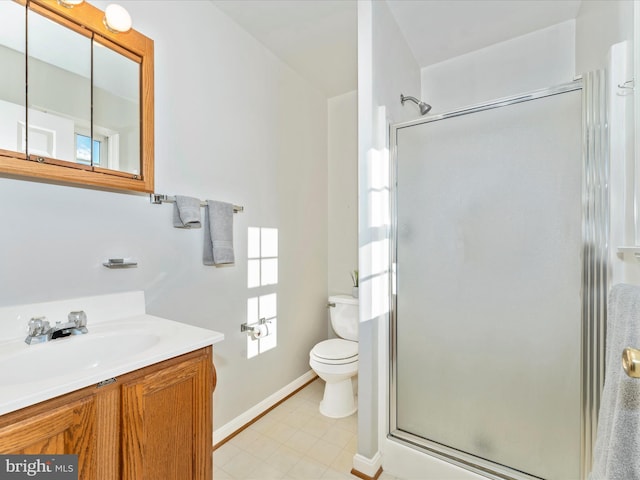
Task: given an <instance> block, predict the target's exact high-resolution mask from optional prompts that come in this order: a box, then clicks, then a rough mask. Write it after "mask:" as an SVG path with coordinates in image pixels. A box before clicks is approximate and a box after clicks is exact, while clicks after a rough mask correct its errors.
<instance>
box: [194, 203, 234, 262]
mask: <svg viewBox="0 0 640 480" xmlns="http://www.w3.org/2000/svg"><path fill="white" fill-rule="evenodd" d="M234 262H235V259H234V256H233V205H232V204H230V203H224V202H215V201H213V200H207V206H206V207H205V215H204V253H203V255H202V263H204V264H205V265H222V264H225V263H234Z"/></svg>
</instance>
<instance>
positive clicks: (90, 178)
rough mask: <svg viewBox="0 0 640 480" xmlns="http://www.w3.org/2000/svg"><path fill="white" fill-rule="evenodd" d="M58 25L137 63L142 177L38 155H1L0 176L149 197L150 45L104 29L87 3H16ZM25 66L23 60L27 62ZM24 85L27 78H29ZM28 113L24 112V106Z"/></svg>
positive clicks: (23, 0)
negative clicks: (89, 35)
mask: <svg viewBox="0 0 640 480" xmlns="http://www.w3.org/2000/svg"><path fill="white" fill-rule="evenodd" d="M14 1H15V2H16V3H18V4H20V5H25V6H26V7H27V8H29V9H31V10H32V11H34V12H37V13H39V14H40V15H43V16H45V17H47V18H49V19H51V20H54V21H55V22H57V23H60V24H62V25H64V26H67V27H69V28H71V29H72V30H78V28H81V29H85V30H88V31H89V32H91V33H92V35H94V36H95V37H97V38H99V40H98V41H99V43H101V44H102V45H105V46H108V48H111V49H112V50H115V51H117V52H118V53H121V54H123V55H125V56H127V57H129V58H132V59H136V61H138V60H139V63H140V123H141V124H140V137H141V138H140V173H139V174H130V173H125V172H119V171H116V170H107V169H104V168H100V167H97V166H84V165H75V164H73V163H71V162H62V161H57V160H55V159H49V158H43V157H39V156H36V155H27V154H25V153H20V152H13V151H8V150H0V175H2V176H5V177H15V178H24V177H28V178H29V179H34V180H43V181H49V182H53V183H60V184H74V185H85V186H89V187H97V188H103V189H107V190H116V191H117V190H120V191H133V192H147V193H152V192H153V175H154V165H153V163H154V136H153V135H154V133H153V131H154V130H153V129H154V127H153V115H154V114H153V102H154V96H153V95H154V94H153V40H151V39H150V38H147V37H145V36H144V35H142V34H141V33H140V32H137V31H135V30H133V29H131V30H129V31H128V32H126V33H116V32H112V31H110V30H108V29H107V28H106V26H105V25H104V23H103V18H104V12H103V11H102V10H100V9H98V8H96V7H94V6H92V5H90V4H88V3H87V2H83V3H81V4H80V5H76V6H74V7H73V8H68V7H65V6H63V5H61V4H59V3H58V2H57V0H14ZM25 62H26V58H25ZM27 83H28V78H27ZM25 108H26V107H25Z"/></svg>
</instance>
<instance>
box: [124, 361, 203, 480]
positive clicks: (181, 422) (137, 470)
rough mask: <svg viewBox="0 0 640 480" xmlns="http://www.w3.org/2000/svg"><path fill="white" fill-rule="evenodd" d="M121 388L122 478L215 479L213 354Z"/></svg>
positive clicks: (175, 365) (148, 479)
mask: <svg viewBox="0 0 640 480" xmlns="http://www.w3.org/2000/svg"><path fill="white" fill-rule="evenodd" d="M203 352H204V353H202V354H200V355H198V356H196V357H195V358H189V357H183V360H181V361H180V362H176V363H174V364H170V365H168V366H166V367H164V368H162V369H161V370H159V371H156V372H152V373H149V374H146V375H144V376H143V377H141V378H135V379H132V380H131V381H129V382H126V383H124V384H123V385H122V442H123V443H122V453H123V461H122V479H123V480H157V479H160V478H161V479H163V480H185V479H188V480H205V479H206V480H210V479H211V478H212V471H211V470H212V465H211V443H212V432H211V429H212V421H211V405H212V384H211V354H210V349H209V350H205V351H203Z"/></svg>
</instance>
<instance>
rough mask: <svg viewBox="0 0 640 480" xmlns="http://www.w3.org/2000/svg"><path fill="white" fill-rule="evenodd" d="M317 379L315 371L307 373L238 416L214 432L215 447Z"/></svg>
mask: <svg viewBox="0 0 640 480" xmlns="http://www.w3.org/2000/svg"><path fill="white" fill-rule="evenodd" d="M315 377H317V375H316V373H315V372H314V371H313V370H309V371H308V372H307V373H305V374H303V375H302V376H300V377H298V378H296V379H295V380H294V381H293V382H291V383H290V384H288V385H285V386H284V387H282V388H281V389H280V390H278V391H277V392H276V393H274V394H273V395H270V396H269V397H267V398H265V399H264V400H263V401H261V402H260V403H258V404H257V405H254V406H253V407H251V408H250V409H249V410H247V411H246V412H244V413H242V414H240V415H238V416H237V417H236V418H234V419H233V420H231V421H230V422H228V423H226V424H224V425H223V426H221V427H220V428H218V429H216V430H214V432H213V438H214V442H213V445H214V447H215V445H216V444H218V443H220V442H223V441H224V440H225V439H226V438H227V437H228V436H229V435H232V434H233V433H235V432H236V431H238V430H240V429H241V428H242V427H244V426H245V425H247V424H248V423H250V422H251V421H252V420H253V419H254V418H256V417H258V416H259V415H260V414H262V413H264V412H265V411H267V410H269V409H270V408H271V407H273V406H274V405H275V404H276V403H278V402H279V401H281V400H283V399H285V398H286V397H287V396H289V395H291V394H292V393H293V392H295V391H296V390H297V389H298V388H300V387H302V386H303V385H304V384H306V383H308V382H310V381H311V380H313V379H314V378H315Z"/></svg>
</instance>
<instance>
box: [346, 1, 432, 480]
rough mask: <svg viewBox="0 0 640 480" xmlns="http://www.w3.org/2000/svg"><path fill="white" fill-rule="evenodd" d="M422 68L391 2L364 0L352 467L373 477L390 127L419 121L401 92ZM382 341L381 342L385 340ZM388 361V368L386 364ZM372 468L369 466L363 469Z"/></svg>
mask: <svg viewBox="0 0 640 480" xmlns="http://www.w3.org/2000/svg"><path fill="white" fill-rule="evenodd" d="M419 89H420V69H419V67H418V64H417V62H416V60H415V59H414V57H413V55H412V53H411V51H410V49H409V47H408V45H407V44H406V41H405V40H404V37H403V35H402V33H401V31H400V29H399V28H398V25H397V24H396V22H395V19H394V17H393V15H392V14H391V12H390V10H389V7H388V6H387V4H386V2H379V1H371V0H359V1H358V158H359V160H358V161H359V173H358V182H359V215H358V218H359V220H358V221H359V226H358V230H359V265H360V278H361V283H360V331H359V342H360V345H359V362H360V363H359V373H358V395H359V396H358V454H357V455H356V459H354V465H355V466H356V468H357V469H358V470H360V471H362V472H363V473H366V474H368V475H371V476H373V475H374V474H375V470H376V468H375V467H376V462H377V461H379V458H380V457H379V455H378V454H379V450H380V445H379V435H380V433H381V431H382V429H383V423H384V421H383V420H382V418H384V417H383V415H384V413H383V412H384V408H385V407H384V404H383V403H381V401H380V399H381V397H383V396H384V391H385V389H386V381H385V372H386V370H385V368H384V365H385V360H384V359H385V358H386V352H385V350H384V347H383V346H382V343H383V340H382V339H383V338H384V335H382V336H381V335H380V331H381V330H382V331H383V332H384V329H385V328H386V327H385V325H386V323H387V320H388V302H387V299H388V285H389V284H388V281H389V276H388V265H389V263H388V251H389V239H388V235H389V211H388V205H389V203H388V194H389V176H388V175H389V156H388V138H387V137H388V134H387V132H388V125H389V123H395V122H400V121H404V120H408V119H411V118H416V117H417V116H418V115H419V113H418V110H417V109H416V108H414V107H415V105H413V104H407V105H406V106H404V107H403V106H401V104H400V94H401V93H404V94H406V95H412V94H413V95H417V94H418V92H419ZM381 342H382V343H381ZM381 365H382V367H381ZM367 466H369V467H371V469H372V471H363V468H364V469H366V468H365V467H367Z"/></svg>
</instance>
